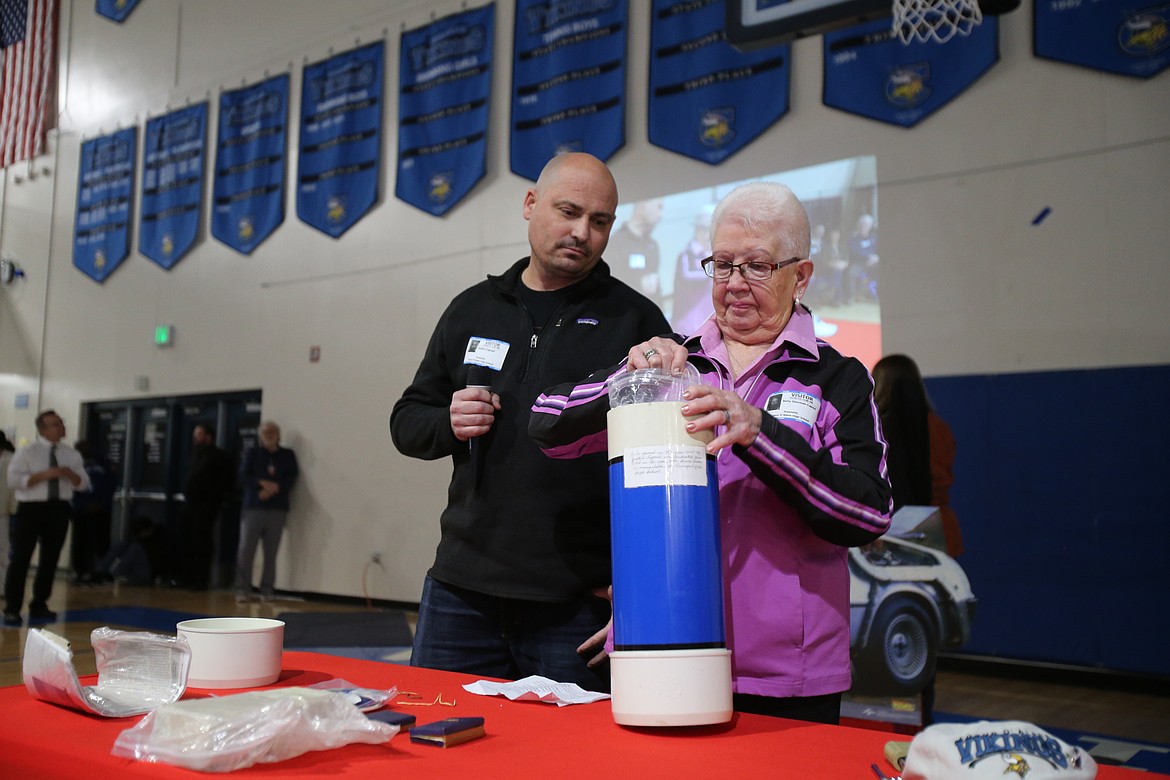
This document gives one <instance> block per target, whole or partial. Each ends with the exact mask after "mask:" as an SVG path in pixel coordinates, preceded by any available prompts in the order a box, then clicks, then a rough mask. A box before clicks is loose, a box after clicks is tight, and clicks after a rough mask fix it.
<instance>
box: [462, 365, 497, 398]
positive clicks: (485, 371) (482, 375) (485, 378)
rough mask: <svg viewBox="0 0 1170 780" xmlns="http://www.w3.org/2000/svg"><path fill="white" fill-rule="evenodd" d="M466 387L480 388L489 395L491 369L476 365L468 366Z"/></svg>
mask: <svg viewBox="0 0 1170 780" xmlns="http://www.w3.org/2000/svg"><path fill="white" fill-rule="evenodd" d="M467 387H482V388H483V389H484V390H487V391H488V392H489V393H490V392H491V391H492V369H490V368H488V367H487V366H481V365H478V364H472V365H470V366H468V367H467Z"/></svg>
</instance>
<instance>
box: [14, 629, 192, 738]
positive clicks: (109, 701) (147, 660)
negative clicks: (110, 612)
mask: <svg viewBox="0 0 1170 780" xmlns="http://www.w3.org/2000/svg"><path fill="white" fill-rule="evenodd" d="M89 636H90V644H92V645H93V650H94V656H95V659H96V661H97V672H98V682H97V685H91V686H85V687H82V685H81V682H80V681H79V680H78V679H77V671H76V670H75V669H74V667H73V651H72V649H71V648H70V645H69V642H68V641H66V640H65V638H64V637H60V636H57V635H56V634H53V633H51V632H49V631H46V630H44V629H39V628H34V629H32V630H31V631H29V632H28V637H27V639H26V641H25V646H24V662H23V666H22V671H23V675H24V684H25V687H26V688H27V689H28V691H29V693H30V694H32V695H33V697H35V698H38V699H44V700H45V701H50V702H53V703H54V704H60V705H62V706H65V707H71V708H73V709H76V710H80V711H82V712H92V713H95V714H98V715H104V716H106V717H109V718H126V717H129V716H131V715H141V714H142V713H144V712H149V711H150V710H153V709H154V708H156V707H159V706H162V705H164V704H169V703H170V702H173V701H177V700H178V699H179V697H180V696H182V695H183V691H185V690H186V688H187V671H188V669H189V668H190V665H191V649H190V647H188V646H187V642H186V640H184V639H182V638H176V637H173V636H165V635H162V634H151V633H146V632H140V631H119V630H117V629H113V628H108V627H102V628H95V629H94V630H93V632H92V633H90V635H89Z"/></svg>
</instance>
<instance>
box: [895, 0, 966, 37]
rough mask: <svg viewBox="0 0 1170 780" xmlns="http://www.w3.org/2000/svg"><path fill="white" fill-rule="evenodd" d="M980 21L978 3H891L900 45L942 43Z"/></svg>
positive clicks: (898, 0)
mask: <svg viewBox="0 0 1170 780" xmlns="http://www.w3.org/2000/svg"><path fill="white" fill-rule="evenodd" d="M982 21H983V13H982V12H980V10H979V2H978V0H894V30H893V32H894V35H896V36H898V40H900V41H901V42H902V43H912V42H913V41H915V40H919V41H921V42H922V43H927V42H929V41H935V42H937V43H946V42H947V41H949V40H950V39H951V38H954V37H955V36H956V35H970V33H971V30H973V29H974V28H975V26H976V25H978V24H979V23H980V22H982Z"/></svg>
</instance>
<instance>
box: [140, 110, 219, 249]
mask: <svg viewBox="0 0 1170 780" xmlns="http://www.w3.org/2000/svg"><path fill="white" fill-rule="evenodd" d="M206 159H207V103H206V102H203V103H200V104H198V105H195V106H189V107H187V108H180V109H179V110H177V111H172V112H171V113H169V114H167V115H165V116H160V117H156V118H154V119H149V120H147V122H146V136H145V138H144V139H143V160H142V217H141V219H140V224H139V227H138V251H139V252H141V253H142V254H143V255H145V256H146V257H148V258H150V259H151V260H153V261H154V262H156V263H158V264H159V265H160V266H162V267H163V268H166V269H167V270H170V269H171V268H174V267H175V263H177V262H179V261H180V260H182V259H183V255H185V254H187V250H189V249H190V248H191V247H192V246H193V245H194V244H195V241H196V239H197V238H198V237H199V223H200V221H201V219H202V215H203V171H204V161H205V160H206Z"/></svg>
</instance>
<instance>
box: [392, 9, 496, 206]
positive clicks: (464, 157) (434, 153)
mask: <svg viewBox="0 0 1170 780" xmlns="http://www.w3.org/2000/svg"><path fill="white" fill-rule="evenodd" d="M495 18H496V7H495V5H494V4H491V5H487V6H484V7H483V8H479V9H476V10H473V11H466V12H464V13H460V14H455V15H452V16H448V17H446V18H443V19H440V20H438V21H437V22H434V23H432V24H430V25H427V26H426V27H423V28H420V29H418V30H412V31H411V32H404V33H402V47H401V56H400V67H399V73H400V74H401V75H400V82H401V86H400V89H399V94H398V183H397V189H396V194H397V195H398V197H399V198H401V199H402V200H404V201H406V202H407V203H409V204H410V205H412V206H417V207H418V208H420V209H422V210H423V211H426V212H428V213H430V214H433V215H435V216H436V217H437V216H441V215H443V214H445V213H447V211H448V210H449V209H451V207H453V206H454V205H455V204H456V203H458V202H459V201H461V200H462V199H463V197H464V196H465V195H467V193H468V192H470V191H471V188H472V187H474V186H475V184H476V182H478V181H479V180H480V179H482V178H483V175H484V171H485V168H486V162H485V161H486V158H487V129H488V111H489V108H490V107H491V84H492V50H493V46H492V43H493V40H494V35H495V32H494V31H495Z"/></svg>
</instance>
